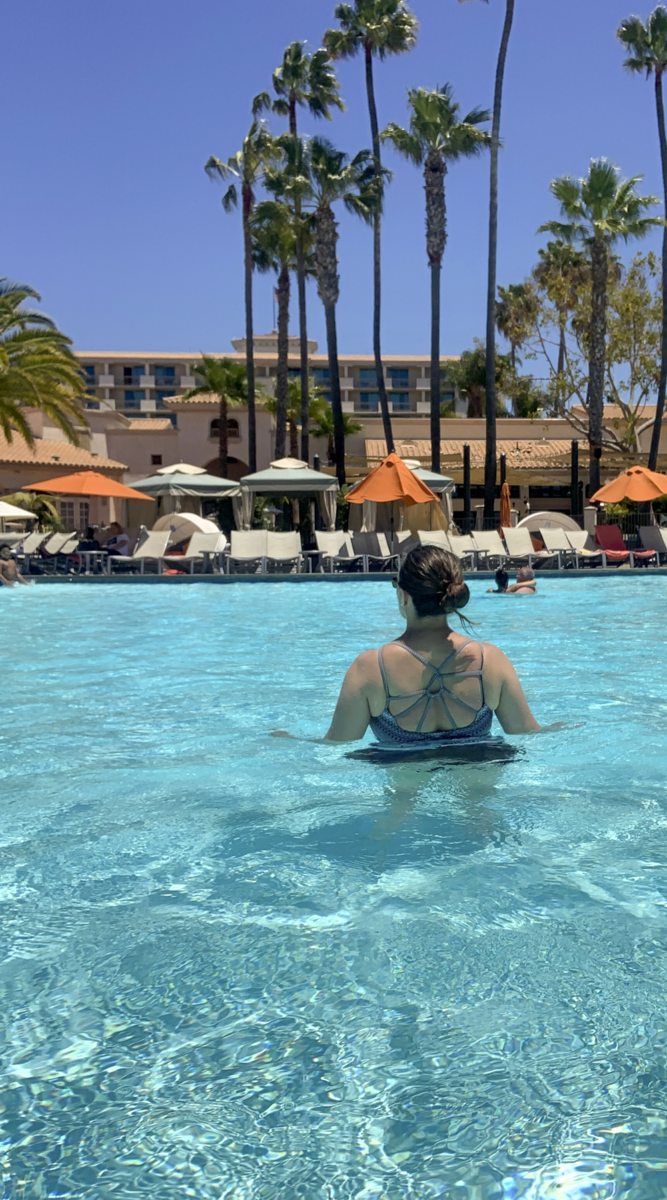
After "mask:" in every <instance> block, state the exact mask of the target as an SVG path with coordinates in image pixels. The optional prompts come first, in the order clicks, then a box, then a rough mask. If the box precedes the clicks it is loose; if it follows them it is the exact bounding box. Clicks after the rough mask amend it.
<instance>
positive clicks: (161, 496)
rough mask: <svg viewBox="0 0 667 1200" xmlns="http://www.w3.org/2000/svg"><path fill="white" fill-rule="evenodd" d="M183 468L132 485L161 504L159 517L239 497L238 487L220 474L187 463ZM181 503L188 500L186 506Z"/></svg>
mask: <svg viewBox="0 0 667 1200" xmlns="http://www.w3.org/2000/svg"><path fill="white" fill-rule="evenodd" d="M177 465H179V466H180V465H181V464H177ZM183 465H184V466H186V467H187V470H186V471H172V470H171V468H170V467H167V468H163V469H162V471H158V472H156V474H155V475H149V476H148V478H147V479H140V480H139V481H138V483H136V484H135V485H134V486H135V487H137V488H139V490H140V491H142V492H145V493H146V495H147V496H150V497H151V499H153V500H159V501H161V504H160V507H161V510H162V515H166V514H167V513H172V512H180V511H181V510H182V509H183V508H184V507H185V508H187V509H188V511H189V510H190V509H192V508H195V509H196V508H199V510H200V512H201V502H202V500H219V499H221V498H223V497H229V498H230V499H233V497H234V496H238V494H239V485H238V483H236V482H235V480H233V479H223V478H222V476H221V475H209V474H208V472H207V471H202V470H199V469H198V468H196V467H195V468H192V467H190V466H189V464H187V463H185V464H183ZM184 500H187V501H188V504H187V505H184V504H183V501H184ZM192 501H194V504H193V503H192Z"/></svg>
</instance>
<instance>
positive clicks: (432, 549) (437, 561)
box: [398, 546, 470, 617]
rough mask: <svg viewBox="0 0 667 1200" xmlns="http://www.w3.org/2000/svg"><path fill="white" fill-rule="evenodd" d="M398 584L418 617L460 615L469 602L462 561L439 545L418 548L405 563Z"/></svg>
mask: <svg viewBox="0 0 667 1200" xmlns="http://www.w3.org/2000/svg"><path fill="white" fill-rule="evenodd" d="M398 583H399V587H401V588H403V590H404V591H406V592H407V593H408V595H409V596H410V597H411V598H412V601H413V604H414V606H415V608H416V610H417V615H418V616H419V617H435V616H439V615H441V614H442V613H443V611H444V612H445V613H449V612H457V611H458V610H459V609H461V608H465V606H466V604H467V603H468V600H469V599H470V591H469V589H468V585H467V583H466V582H465V580H464V578H463V571H462V569H461V562H460V559H458V558H457V557H456V555H455V554H450V553H449V551H447V550H442V549H441V548H440V546H415V547H414V549H413V550H411V551H410V553H409V554H408V555H406V557H405V559H404V560H403V564H402V566H401V569H400V572H399V576H398Z"/></svg>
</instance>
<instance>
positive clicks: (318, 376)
mask: <svg viewBox="0 0 667 1200" xmlns="http://www.w3.org/2000/svg"><path fill="white" fill-rule="evenodd" d="M313 379H314V381H315V387H328V386H329V382H330V381H329V368H328V367H313Z"/></svg>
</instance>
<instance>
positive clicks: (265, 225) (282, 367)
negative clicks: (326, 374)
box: [250, 200, 296, 458]
mask: <svg viewBox="0 0 667 1200" xmlns="http://www.w3.org/2000/svg"><path fill="white" fill-rule="evenodd" d="M250 231H251V235H252V244H253V261H254V263H255V266H256V267H257V270H258V271H261V272H266V271H275V273H276V276H277V280H276V300H277V302H278V362H277V367H276V446H275V454H276V458H284V457H285V443H286V435H287V360H288V354H289V340H288V336H289V306H290V271H294V270H295V268H296V234H295V228H294V220H293V215H292V212H291V211H290V208H289V206H288V205H287V204H285V203H284V201H282V200H261V201H260V202H259V204H258V205H257V206H256V208H255V211H254V213H253V215H252V217H251V220H250Z"/></svg>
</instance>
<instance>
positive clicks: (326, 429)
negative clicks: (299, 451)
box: [310, 397, 363, 463]
mask: <svg viewBox="0 0 667 1200" xmlns="http://www.w3.org/2000/svg"><path fill="white" fill-rule="evenodd" d="M311 421H312V422H313V424H311V426H310V432H311V433H312V435H313V437H318V438H326V439H327V454H328V456H329V462H331V463H333V462H335V461H336V450H335V447H334V433H335V430H334V419H333V409H332V407H331V405H330V404H329V402H328V400H325V399H324V397H321V398H320V399H319V400H316V401H315V402H314V403H313V405H312V406H311ZM362 429H363V425H360V424H359V422H358V421H355V420H354V419H353V417H350V416H348V414H347V413H343V437H344V438H348V437H351V436H352V434H353V433H361V430H362Z"/></svg>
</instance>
